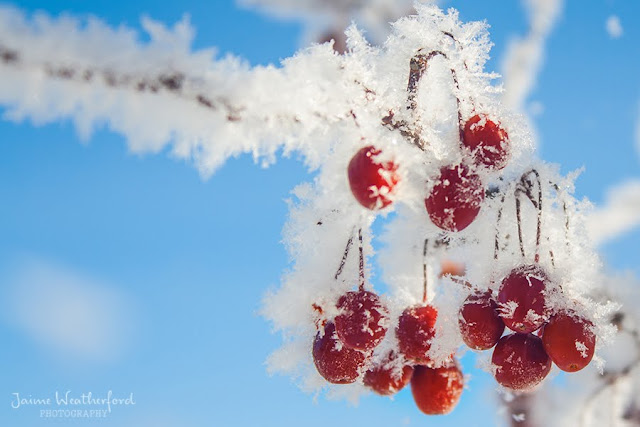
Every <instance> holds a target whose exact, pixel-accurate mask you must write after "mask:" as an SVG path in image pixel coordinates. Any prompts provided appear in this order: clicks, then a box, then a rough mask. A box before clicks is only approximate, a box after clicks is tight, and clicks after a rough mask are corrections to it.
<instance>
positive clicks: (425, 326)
mask: <svg viewBox="0 0 640 427" xmlns="http://www.w3.org/2000/svg"><path fill="white" fill-rule="evenodd" d="M437 317H438V311H437V310H436V309H435V307H433V306H431V305H424V306H413V307H409V308H407V309H406V310H405V311H403V312H402V315H401V316H400V319H399V320H398V327H397V328H396V337H397V339H398V348H399V349H400V352H401V353H402V354H403V355H404V357H406V358H407V359H408V360H411V361H412V362H414V363H420V364H423V365H427V364H429V363H431V358H430V356H429V354H428V353H429V350H430V349H431V342H432V340H433V339H434V337H435V334H436V318H437Z"/></svg>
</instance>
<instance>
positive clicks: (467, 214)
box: [425, 164, 484, 231]
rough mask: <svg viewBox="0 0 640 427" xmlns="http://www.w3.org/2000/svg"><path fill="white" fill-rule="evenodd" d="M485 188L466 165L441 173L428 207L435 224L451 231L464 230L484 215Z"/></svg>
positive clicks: (441, 171) (456, 166) (447, 169)
mask: <svg viewBox="0 0 640 427" xmlns="http://www.w3.org/2000/svg"><path fill="white" fill-rule="evenodd" d="M483 200H484V186H483V184H482V181H481V180H480V177H479V176H478V175H476V174H474V173H473V172H470V171H469V168H468V167H467V166H465V165H464V164H459V165H455V166H452V167H445V168H442V169H441V170H440V175H439V177H438V178H437V181H436V184H435V185H434V187H433V189H432V190H431V193H429V196H428V197H427V198H426V199H425V206H426V208H427V212H428V213H429V218H430V219H431V221H432V222H433V223H434V224H435V225H437V226H438V227H440V228H442V229H443V230H447V231H460V230H464V229H465V228H467V227H468V226H469V224H471V223H472V222H473V220H474V219H475V218H476V216H478V213H479V212H480V206H481V204H482V201H483Z"/></svg>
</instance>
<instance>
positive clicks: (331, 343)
mask: <svg viewBox="0 0 640 427" xmlns="http://www.w3.org/2000/svg"><path fill="white" fill-rule="evenodd" d="M366 360H367V355H366V354H365V353H363V352H361V351H359V350H354V349H352V348H349V347H347V346H346V345H344V344H343V343H342V342H340V340H339V339H338V335H337V334H336V332H335V327H334V325H333V323H332V322H327V323H326V324H325V327H324V331H318V333H317V334H316V338H315V340H314V341H313V362H314V363H315V365H316V369H317V370H318V372H319V373H320V375H322V376H323V377H324V379H325V380H327V381H329V382H330V383H334V384H348V383H352V382H354V381H355V380H356V379H358V377H359V376H360V372H361V371H362V369H363V366H364V364H365V362H366Z"/></svg>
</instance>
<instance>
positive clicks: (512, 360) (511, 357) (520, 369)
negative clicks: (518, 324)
mask: <svg viewBox="0 0 640 427" xmlns="http://www.w3.org/2000/svg"><path fill="white" fill-rule="evenodd" d="M491 363H492V364H493V366H494V369H495V372H494V376H495V377H496V381H498V382H499V383H500V384H501V385H503V386H504V387H507V388H510V389H512V390H519V391H522V390H530V389H532V388H533V387H535V386H536V385H538V384H539V383H540V382H541V381H542V380H543V379H544V378H545V377H546V376H547V374H549V371H550V370H551V359H550V358H549V356H548V355H547V353H546V352H545V351H544V347H543V345H542V340H541V339H540V338H538V337H537V336H535V335H533V334H511V335H505V336H504V337H502V338H500V341H498V344H497V345H496V348H495V349H494V350H493V356H492V357H491Z"/></svg>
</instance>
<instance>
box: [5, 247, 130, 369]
mask: <svg viewBox="0 0 640 427" xmlns="http://www.w3.org/2000/svg"><path fill="white" fill-rule="evenodd" d="M3 281H5V282H6V283H7V284H8V286H7V287H6V288H5V289H6V293H7V294H6V295H5V298H4V299H5V303H6V304H7V306H8V307H7V308H6V309H5V310H4V312H5V313H6V320H7V323H9V324H11V325H13V326H14V327H16V328H17V329H20V330H22V331H23V332H24V333H25V334H26V335H27V336H28V337H30V338H31V339H33V340H34V341H36V343H37V344H39V345H40V346H42V347H43V348H44V349H45V350H47V351H50V350H52V351H54V352H56V353H57V354H58V355H60V356H63V357H71V358H73V359H76V360H86V361H93V362H108V361H112V360H114V359H116V358H117V357H119V356H120V355H121V354H122V352H123V350H125V348H126V346H127V344H128V343H129V342H130V340H131V338H132V334H133V332H134V329H135V327H134V324H135V322H134V317H135V316H134V310H133V305H132V303H131V301H130V299H129V298H128V297H127V296H126V295H125V294H124V293H123V292H121V291H118V290H117V289H115V288H114V287H112V286H110V285H107V284H103V283H100V282H99V281H97V280H96V279H94V278H91V277H87V276H85V275H83V274H80V273H78V272H75V271H72V270H69V269H67V268H64V267H60V266H58V265H54V264H52V263H48V262H45V261H42V260H39V259H29V260H26V261H23V262H19V263H18V266H17V268H16V270H15V271H14V272H13V274H10V275H9V278H8V280H3Z"/></svg>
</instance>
